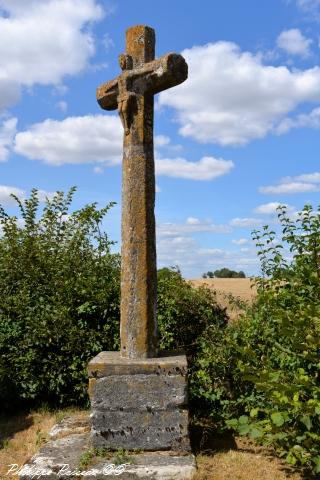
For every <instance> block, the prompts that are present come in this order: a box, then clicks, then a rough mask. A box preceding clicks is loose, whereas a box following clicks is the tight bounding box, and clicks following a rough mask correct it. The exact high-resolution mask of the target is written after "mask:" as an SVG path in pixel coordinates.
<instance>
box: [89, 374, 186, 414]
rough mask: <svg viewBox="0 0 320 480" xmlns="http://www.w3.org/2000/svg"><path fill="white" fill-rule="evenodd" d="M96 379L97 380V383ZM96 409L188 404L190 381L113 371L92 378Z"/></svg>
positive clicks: (158, 408)
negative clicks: (98, 377)
mask: <svg viewBox="0 0 320 480" xmlns="http://www.w3.org/2000/svg"><path fill="white" fill-rule="evenodd" d="M93 382H94V383H93ZM89 394H90V399H91V408H92V409H93V410H96V409H98V410H110V411H111V410H114V411H115V410H119V405H120V404H121V409H122V410H124V411H126V410H140V411H151V410H166V409H173V408H177V407H182V406H183V405H187V384H186V380H185V378H184V377H182V376H178V375H173V376H167V375H166V376H165V375H145V374H138V375H110V376H108V377H104V378H100V379H93V378H91V379H90V387H89Z"/></svg>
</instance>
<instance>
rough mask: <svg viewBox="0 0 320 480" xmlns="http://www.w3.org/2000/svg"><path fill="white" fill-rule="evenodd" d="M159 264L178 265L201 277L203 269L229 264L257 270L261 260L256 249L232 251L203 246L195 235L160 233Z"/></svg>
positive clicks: (240, 268)
mask: <svg viewBox="0 0 320 480" xmlns="http://www.w3.org/2000/svg"><path fill="white" fill-rule="evenodd" d="M157 258H158V265H159V267H165V266H172V265H178V266H179V267H180V268H181V269H182V273H183V275H184V276H186V277H187V278H197V277H198V278H199V277H200V276H201V274H202V273H203V272H207V271H208V270H212V271H214V270H216V269H218V268H222V267H227V268H231V269H232V270H245V271H246V273H249V274H250V273H251V274H252V273H255V274H256V273H257V272H258V270H259V260H258V257H257V255H256V250H255V249H245V251H243V249H242V250H241V249H240V250H238V251H236V252H235V251H229V250H226V249H221V248H203V247H201V246H200V245H199V244H198V243H197V242H196V241H195V239H193V238H192V237H189V236H185V235H183V234H180V235H179V234H177V235H176V236H175V237H165V236H164V237H162V236H158V241H157Z"/></svg>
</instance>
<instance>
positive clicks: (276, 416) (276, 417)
mask: <svg viewBox="0 0 320 480" xmlns="http://www.w3.org/2000/svg"><path fill="white" fill-rule="evenodd" d="M271 420H272V422H273V423H274V424H275V425H276V426H277V427H281V426H282V425H283V424H284V418H283V416H282V414H281V413H280V412H274V413H272V414H271Z"/></svg>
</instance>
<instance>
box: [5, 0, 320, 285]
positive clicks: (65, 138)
mask: <svg viewBox="0 0 320 480" xmlns="http://www.w3.org/2000/svg"><path fill="white" fill-rule="evenodd" d="M319 21H320V0H291V1H290V0H268V1H260V2H258V1H257V0H241V2H240V1H238V0H224V1H223V2H222V1H212V0H211V1H209V0H199V1H198V2H186V1H185V0H184V1H183V0H175V1H168V0H162V1H161V2H152V1H150V0H135V1H132V2H129V1H124V0H118V1H116V0H114V1H101V0H28V1H27V2H26V1H25V0H0V58H1V64H2V65H1V66H2V68H1V71H0V171H1V179H0V203H2V204H3V205H5V207H6V209H7V210H8V211H10V212H14V211H15V210H14V206H13V203H12V199H11V197H10V192H13V193H16V194H18V195H19V196H20V197H22V198H23V197H25V196H27V195H28V193H29V191H30V189H31V188H32V187H37V188H38V189H39V190H40V191H41V196H42V197H43V198H45V196H46V195H49V196H50V194H52V192H54V191H56V190H64V191H67V190H68V188H69V187H70V186H72V185H76V186H77V187H78V190H77V194H76V197H75V203H74V206H75V207H79V206H82V205H84V204H85V203H89V202H93V201H97V202H98V203H99V205H101V206H102V205H104V204H105V203H107V202H109V201H116V202H117V206H116V207H114V208H113V209H112V211H111V212H110V214H109V215H108V218H107V219H106V221H105V228H106V230H107V232H108V233H109V235H110V237H111V238H112V239H114V240H116V241H117V242H118V243H117V246H116V249H118V250H119V248H120V241H121V239H120V216H121V149H122V135H123V132H122V127H121V124H120V120H119V118H118V115H117V113H116V112H104V111H102V110H101V109H100V108H99V106H98V104H97V102H96V100H95V90H96V87H97V86H98V85H100V84H101V83H103V82H105V81H107V80H110V79H112V78H114V77H115V76H117V75H118V74H119V67H118V60H117V57H118V54H119V53H122V52H123V51H124V39H125V30H126V29H127V28H128V27H129V26H133V25H135V24H147V25H150V26H152V27H153V28H154V29H155V30H156V37H157V46H156V54H157V56H160V55H163V54H164V53H167V52H169V51H175V52H179V53H182V54H183V55H184V57H185V58H186V60H187V62H188V64H189V78H188V80H187V81H186V82H185V83H184V84H182V85H180V86H178V87H175V88H174V89H171V90H168V91H166V92H163V93H161V94H160V95H158V96H157V98H156V110H155V157H156V173H157V180H156V181H157V190H158V191H157V199H156V220H157V253H158V264H159V267H161V266H171V265H179V267H180V268H181V270H182V273H183V274H184V275H185V276H186V277H189V278H191V277H199V276H200V275H201V274H202V273H203V272H206V271H208V270H215V269H217V268H222V267H224V266H227V267H229V268H233V269H236V270H239V269H241V270H244V271H245V272H246V273H247V274H255V273H257V272H258V271H259V266H258V261H257V256H256V249H255V246H254V244H253V243H252V241H251V235H250V232H251V231H252V230H253V229H255V228H257V227H259V226H261V225H264V224H270V225H274V223H275V219H276V216H275V208H276V206H277V205H278V204H279V203H281V204H287V205H288V209H289V211H290V212H291V215H292V216H293V217H294V216H295V215H296V212H297V211H298V210H299V209H301V208H302V207H303V205H304V204H305V203H307V202H309V203H311V204H313V205H314V207H316V206H317V205H318V204H319V203H320V202H319V191H320V167H319V153H318V152H319V151H320V137H319V129H320V55H319V53H320V50H319V42H320V36H319V33H318V32H319Z"/></svg>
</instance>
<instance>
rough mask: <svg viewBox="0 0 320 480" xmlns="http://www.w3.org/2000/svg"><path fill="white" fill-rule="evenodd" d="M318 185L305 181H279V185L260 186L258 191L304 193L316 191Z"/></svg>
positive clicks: (319, 188)
mask: <svg viewBox="0 0 320 480" xmlns="http://www.w3.org/2000/svg"><path fill="white" fill-rule="evenodd" d="M319 190H320V187H319V186H317V185H313V184H311V183H306V182H287V183H279V185H269V186H265V187H260V188H259V192H260V193H269V194H291V193H305V192H318V191H319Z"/></svg>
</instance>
